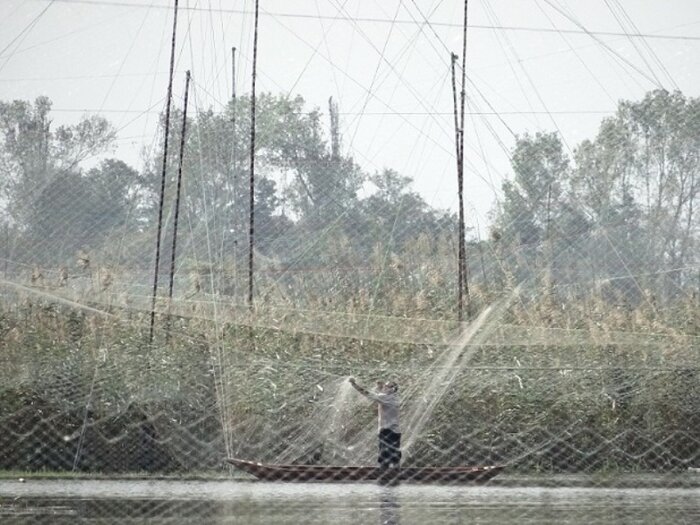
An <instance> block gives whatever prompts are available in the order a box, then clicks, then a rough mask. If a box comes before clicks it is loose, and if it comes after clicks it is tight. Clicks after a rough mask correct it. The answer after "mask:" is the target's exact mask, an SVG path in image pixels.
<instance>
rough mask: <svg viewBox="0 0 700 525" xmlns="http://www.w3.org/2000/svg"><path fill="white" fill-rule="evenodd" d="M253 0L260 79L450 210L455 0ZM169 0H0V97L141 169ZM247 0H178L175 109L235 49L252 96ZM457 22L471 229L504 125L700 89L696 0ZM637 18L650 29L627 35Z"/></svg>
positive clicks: (483, 209)
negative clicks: (337, 121) (104, 143)
mask: <svg viewBox="0 0 700 525" xmlns="http://www.w3.org/2000/svg"><path fill="white" fill-rule="evenodd" d="M260 4H261V13H262V14H261V19H260V33H259V50H258V52H259V53H258V72H259V76H258V92H261V91H271V92H276V93H279V92H291V93H293V94H300V95H302V96H303V97H304V98H305V99H306V100H307V102H308V104H309V107H314V106H318V107H320V108H321V110H322V112H323V113H324V115H326V114H327V100H328V97H329V96H331V95H332V96H333V97H334V98H335V99H336V100H338V101H339V104H340V113H341V130H342V133H343V136H344V147H345V149H346V150H347V151H348V152H349V153H351V154H352V155H353V156H354V158H355V159H356V161H357V162H358V163H359V164H360V165H361V166H363V167H364V168H365V169H367V170H369V171H374V170H378V169H381V168H383V167H391V168H394V169H396V170H397V171H399V172H401V173H402V174H404V175H408V176H410V177H412V178H413V179H414V180H415V188H416V189H417V190H418V191H419V192H420V193H421V194H422V195H423V196H424V197H425V199H426V200H427V201H428V202H429V203H430V204H432V205H434V206H437V207H441V208H452V209H456V203H457V196H456V186H457V183H456V168H455V161H454V128H453V117H452V92H451V87H450V76H449V75H450V68H449V52H448V49H449V50H450V51H454V52H456V53H460V52H461V49H460V47H461V27H460V26H461V18H462V9H463V2H462V1H461V0H261V1H260ZM172 5H173V0H54V1H53V2H51V1H50V0H0V20H2V23H0V50H1V52H0V100H11V99H25V100H33V99H34V98H35V97H37V96H38V95H47V96H48V97H49V98H51V100H53V102H54V122H55V123H56V124H61V123H70V122H74V121H76V120H77V119H78V118H80V116H81V115H82V114H84V113H85V112H91V113H92V112H96V113H101V114H103V115H104V116H106V117H107V118H109V119H110V120H111V121H112V122H113V123H114V124H115V125H116V126H117V127H118V128H119V130H120V131H119V140H118V143H117V144H118V146H117V148H116V150H115V151H114V156H116V157H119V158H122V159H124V160H126V161H127V162H129V163H131V164H133V165H135V166H139V165H140V162H141V161H140V158H141V157H140V151H141V148H142V147H143V146H144V145H145V146H149V145H152V144H153V143H154V141H155V139H156V121H157V116H158V112H159V111H161V110H162V109H163V108H164V98H165V93H166V87H167V70H168V61H169V50H170V37H171V29H172V9H171V8H172ZM47 7H48V8H47ZM252 8H253V0H180V14H179V18H178V39H177V42H178V45H177V57H178V58H177V63H176V77H175V87H174V89H175V95H176V97H180V96H181V95H182V90H183V89H184V72H185V70H187V69H190V70H192V74H193V79H194V81H195V83H196V84H195V103H194V104H193V105H192V106H190V111H192V110H193V109H194V108H197V109H205V108H207V107H209V106H212V107H214V108H215V109H216V108H219V107H220V106H221V104H223V103H224V102H225V101H226V100H227V99H228V97H230V93H231V78H230V77H231V70H230V48H231V47H232V46H236V47H237V48H238V50H239V51H238V70H237V78H236V84H237V87H236V89H237V91H238V92H239V93H244V92H249V90H250V64H251V60H252V27H253V17H252ZM42 12H43V14H42ZM563 13H564V14H566V15H567V16H565V15H564V14H563ZM37 17H38V18H37ZM424 17H427V19H428V20H429V22H430V25H427V24H425V23H424ZM469 18H470V20H469V23H470V29H469V36H468V51H467V73H468V76H469V78H470V79H471V81H472V82H473V85H475V86H476V88H478V90H479V92H480V93H481V95H483V97H485V98H486V100H487V101H488V102H485V100H484V98H482V96H481V95H479V94H478V93H477V91H476V89H475V88H473V86H472V84H469V82H468V89H467V96H468V99H469V107H468V111H469V112H470V113H474V112H476V113H479V112H487V113H488V114H486V115H484V114H481V115H480V114H470V115H469V116H468V125H467V135H466V146H465V147H466V153H465V157H466V163H467V172H466V175H465V176H466V179H465V188H466V191H465V197H466V202H467V220H468V226H472V227H475V226H477V223H478V224H480V225H481V228H482V229H483V227H484V225H485V224H486V223H487V222H488V219H487V213H488V211H489V210H490V209H491V208H492V206H493V204H494V202H495V199H496V196H497V193H498V190H499V188H500V184H501V182H502V180H503V177H504V176H507V175H508V173H509V161H508V156H507V151H508V150H510V148H512V146H513V143H514V137H513V134H512V133H511V132H513V133H516V134H521V133H524V132H526V131H529V132H535V131H538V130H546V131H554V130H558V131H559V132H560V133H561V135H562V137H563V139H564V141H565V143H566V144H567V145H568V146H570V147H571V148H572V149H573V148H574V147H575V145H576V144H577V143H578V142H579V141H581V140H582V139H583V138H587V137H592V136H594V134H595V132H596V129H597V127H598V124H599V122H600V120H601V119H602V118H603V117H604V116H605V115H608V114H610V113H611V112H612V111H613V110H614V108H615V106H616V102H617V101H618V100H620V99H639V98H641V97H642V96H643V95H644V93H645V92H646V91H648V90H650V89H653V88H655V87H659V86H663V87H665V88H667V89H674V88H676V87H678V88H680V89H681V90H682V91H683V92H684V93H685V94H686V95H688V96H698V95H700V93H699V92H700V68H698V65H699V64H698V59H697V53H698V51H700V2H698V0H672V1H669V0H471V1H470V6H469ZM394 19H395V20H396V23H392V20H394ZM632 23H633V24H634V26H633V25H632ZM494 26H499V28H494ZM504 27H506V28H507V29H504ZM531 28H536V29H537V30H530V29H531ZM543 29H544V30H546V31H542V30H543ZM555 29H556V30H555ZM582 29H585V31H583V30H582ZM557 30H561V31H557ZM562 31H566V32H562ZM586 31H588V32H596V33H595V34H590V33H588V34H587V33H586ZM637 32H639V33H641V34H644V35H647V36H646V37H644V38H641V37H631V38H628V37H627V36H625V34H624V33H637ZM609 33H615V34H609ZM661 36H664V37H663V38H662V37H661ZM667 37H673V38H667ZM368 93H371V95H370V94H368ZM175 101H176V104H179V103H180V100H179V99H178V98H176V99H175ZM489 106H490V107H489ZM493 110H495V111H496V112H498V113H499V114H500V116H499V115H495V114H492V111H493ZM548 111H549V112H550V113H551V116H550V115H548V114H547V112H548ZM144 112H145V113H144ZM324 124H327V121H324ZM504 148H505V150H504Z"/></svg>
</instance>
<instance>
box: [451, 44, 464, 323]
mask: <svg viewBox="0 0 700 525" xmlns="http://www.w3.org/2000/svg"><path fill="white" fill-rule="evenodd" d="M456 64H457V55H455V54H454V53H452V55H451V61H450V65H451V69H452V104H453V109H454V121H455V157H456V159H457V188H458V192H459V196H460V199H459V211H460V214H459V227H458V235H459V239H458V241H457V246H458V252H459V253H458V256H457V261H458V263H457V319H458V320H459V322H462V321H463V320H464V292H463V290H464V265H463V264H462V259H463V257H464V252H463V248H464V245H463V244H462V220H463V215H462V209H463V208H462V162H461V159H460V148H461V141H460V129H459V116H458V114H457V80H456V74H455V66H456Z"/></svg>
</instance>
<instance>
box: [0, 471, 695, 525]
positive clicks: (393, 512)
mask: <svg viewBox="0 0 700 525" xmlns="http://www.w3.org/2000/svg"><path fill="white" fill-rule="evenodd" d="M467 521H468V522H470V523H480V524H486V525H495V524H504V525H513V524H516V523H517V524H539V523H567V524H572V525H583V524H585V525H594V524H596V523H644V524H657V523H700V489H698V488H648V489H629V488H628V489H616V488H607V489H602V488H543V487H539V488H538V487H499V486H478V487H476V486H474V487H468V486H466V487H439V486H438V487H435V486H412V485H401V486H398V487H380V486H376V485H371V484H357V485H320V484H288V485H286V484H272V483H246V482H234V481H222V482H211V481H210V482H173V481H78V480H70V481H66V480H63V481H29V482H27V483H18V482H11V481H0V523H3V524H4V523H12V524H35V523H47V524H48V523H51V524H58V525H63V524H69V523H71V524H72V523H106V524H109V523H124V522H128V523H133V524H141V523H144V524H145V523H149V524H150V523H168V524H173V525H180V524H185V523H212V524H215V523H216V524H218V523H220V524H228V523H244V524H250V525H257V524H267V523H304V524H306V523H309V524H327V523H331V524H333V525H343V524H350V523H352V524H357V523H360V524H364V523H368V524H372V525H376V524H377V523H380V524H386V525H399V524H402V525H410V524H423V523H432V524H436V525H441V524H452V523H463V522H467Z"/></svg>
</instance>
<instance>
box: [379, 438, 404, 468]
mask: <svg viewBox="0 0 700 525" xmlns="http://www.w3.org/2000/svg"><path fill="white" fill-rule="evenodd" d="M378 461H379V466H380V467H382V468H386V467H389V466H392V465H393V466H395V467H398V466H399V463H400V462H401V434H399V433H398V432H394V431H393V430H389V429H388V428H382V429H381V430H379V459H378Z"/></svg>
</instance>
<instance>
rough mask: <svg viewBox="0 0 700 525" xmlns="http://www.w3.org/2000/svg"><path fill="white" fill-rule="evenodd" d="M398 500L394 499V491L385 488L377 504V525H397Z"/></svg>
mask: <svg viewBox="0 0 700 525" xmlns="http://www.w3.org/2000/svg"><path fill="white" fill-rule="evenodd" d="M400 508H401V507H400V505H399V500H398V498H397V497H396V491H395V490H394V489H390V488H385V489H384V490H382V492H381V500H380V502H379V524H380V525H399V523H400V520H399V509H400Z"/></svg>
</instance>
